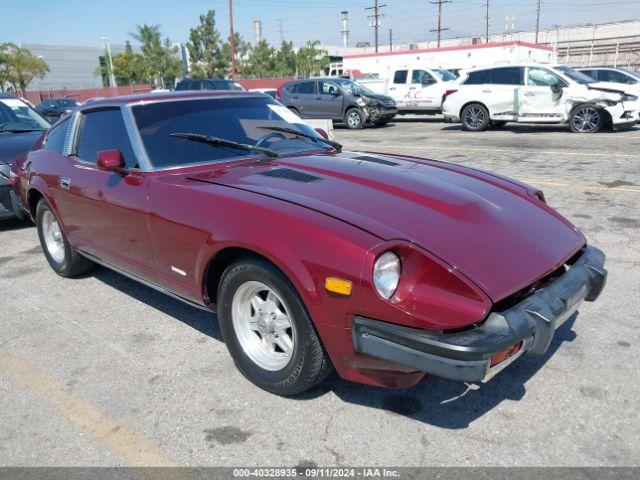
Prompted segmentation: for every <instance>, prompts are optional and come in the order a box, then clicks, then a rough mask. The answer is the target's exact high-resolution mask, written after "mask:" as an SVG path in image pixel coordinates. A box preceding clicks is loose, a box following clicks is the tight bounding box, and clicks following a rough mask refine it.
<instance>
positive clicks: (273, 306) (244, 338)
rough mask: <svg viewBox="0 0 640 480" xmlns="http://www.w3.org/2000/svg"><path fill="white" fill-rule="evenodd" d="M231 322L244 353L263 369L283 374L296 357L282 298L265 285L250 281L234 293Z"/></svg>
mask: <svg viewBox="0 0 640 480" xmlns="http://www.w3.org/2000/svg"><path fill="white" fill-rule="evenodd" d="M231 318H232V321H233V328H234V330H235V333H236V336H237V338H238V342H239V343H240V346H241V347H242V350H243V351H244V353H245V354H246V355H247V356H248V357H249V358H250V359H251V360H252V361H253V362H254V363H255V364H256V365H258V366H259V367H260V368H263V369H264V370H269V371H278V370H282V369H283V368H285V367H286V366H287V364H288V363H289V361H290V360H291V358H292V356H293V351H294V346H295V326H294V324H293V322H292V321H291V318H290V316H289V310H288V308H287V306H286V304H285V303H284V302H283V300H282V299H281V298H280V296H279V295H278V294H277V293H276V292H275V291H274V290H273V289H272V288H270V287H269V286H267V285H265V284H264V283H262V282H257V281H249V282H245V283H244V284H242V285H241V286H240V287H239V288H238V289H237V290H236V292H235V294H234V296H233V301H232V304H231Z"/></svg>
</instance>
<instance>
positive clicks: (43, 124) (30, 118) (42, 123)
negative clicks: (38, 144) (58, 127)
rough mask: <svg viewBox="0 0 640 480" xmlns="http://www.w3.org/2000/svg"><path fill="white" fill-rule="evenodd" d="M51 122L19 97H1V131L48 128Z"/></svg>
mask: <svg viewBox="0 0 640 480" xmlns="http://www.w3.org/2000/svg"><path fill="white" fill-rule="evenodd" d="M49 127H50V125H49V122H47V121H46V120H45V119H44V118H42V117H41V116H40V114H39V113H38V112H36V111H35V110H34V109H33V108H31V107H30V106H29V105H27V104H26V103H24V102H23V101H22V100H18V99H17V98H0V133H2V132H5V133H6V132H20V131H30V130H46V129H47V128H49Z"/></svg>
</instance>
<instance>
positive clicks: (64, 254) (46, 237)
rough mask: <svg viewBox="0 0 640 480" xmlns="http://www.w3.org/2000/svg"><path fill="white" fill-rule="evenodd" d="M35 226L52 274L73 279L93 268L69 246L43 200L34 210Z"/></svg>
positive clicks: (49, 208) (49, 207) (53, 215)
mask: <svg viewBox="0 0 640 480" xmlns="http://www.w3.org/2000/svg"><path fill="white" fill-rule="evenodd" d="M36 225H37V228H38V237H40V245H41V246H42V251H43V252H44V256H45V257H46V259H47V261H48V262H49V265H50V266H51V268H52V269H53V271H54V272H56V273H57V274H58V275H60V276H62V277H75V276H77V275H82V274H83V273H87V272H88V271H90V270H91V269H92V268H93V262H91V261H90V260H87V259H86V258H84V257H83V256H82V255H80V254H79V253H78V251H77V250H76V249H75V248H73V247H72V246H71V245H69V242H68V241H67V237H66V236H65V235H64V232H63V231H62V228H61V227H60V222H59V220H58V217H56V214H55V213H54V211H53V209H52V208H51V206H50V205H49V204H48V203H47V202H46V200H44V199H42V200H40V202H38V206H37V208H36Z"/></svg>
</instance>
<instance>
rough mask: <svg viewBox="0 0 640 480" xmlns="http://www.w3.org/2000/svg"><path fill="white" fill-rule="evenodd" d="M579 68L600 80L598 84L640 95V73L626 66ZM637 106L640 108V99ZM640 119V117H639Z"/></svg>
mask: <svg viewBox="0 0 640 480" xmlns="http://www.w3.org/2000/svg"><path fill="white" fill-rule="evenodd" d="M577 70H578V71H579V72H582V73H584V74H585V75H588V76H590V77H591V78H593V79H594V80H595V81H596V82H598V86H602V87H605V88H613V89H616V90H623V91H624V92H625V93H628V94H629V95H634V96H636V97H640V73H638V72H634V71H633V70H628V69H626V68H611V67H593V68H591V67H589V68H579V69H577ZM636 108H638V109H639V110H640V101H638V102H637V103H636ZM638 121H640V117H638Z"/></svg>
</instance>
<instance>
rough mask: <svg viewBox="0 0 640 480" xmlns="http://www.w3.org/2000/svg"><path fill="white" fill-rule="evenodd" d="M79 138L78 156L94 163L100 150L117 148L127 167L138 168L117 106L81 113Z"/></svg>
mask: <svg viewBox="0 0 640 480" xmlns="http://www.w3.org/2000/svg"><path fill="white" fill-rule="evenodd" d="M83 117H84V118H83V121H82V127H81V131H80V140H79V141H78V147H77V149H76V152H77V155H78V158H80V159H81V160H83V161H85V162H89V163H95V162H96V159H97V156H98V152H99V151H100V150H114V149H118V150H120V152H121V153H122V156H123V158H124V163H125V166H126V167H127V168H138V161H137V160H136V157H135V155H134V154H133V148H132V147H131V142H130V141H129V135H128V133H127V129H126V128H125V126H124V120H123V119H122V112H121V111H120V109H119V108H115V109H108V110H96V111H93V112H89V113H86V114H84V115H83Z"/></svg>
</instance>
